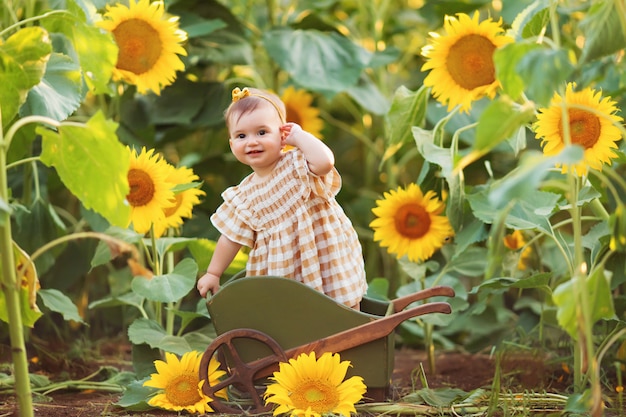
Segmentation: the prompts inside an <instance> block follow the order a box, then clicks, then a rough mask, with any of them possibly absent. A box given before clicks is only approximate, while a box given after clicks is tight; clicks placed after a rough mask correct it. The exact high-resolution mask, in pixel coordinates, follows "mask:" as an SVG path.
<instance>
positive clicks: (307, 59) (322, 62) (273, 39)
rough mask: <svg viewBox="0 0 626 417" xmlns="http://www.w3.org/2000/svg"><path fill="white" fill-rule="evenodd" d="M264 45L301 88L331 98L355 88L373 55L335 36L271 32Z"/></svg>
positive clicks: (264, 38)
mask: <svg viewBox="0 0 626 417" xmlns="http://www.w3.org/2000/svg"><path fill="white" fill-rule="evenodd" d="M263 45H264V47H265V50H266V51H267V52H268V54H269V55H270V57H271V58H272V59H273V60H274V61H276V63H277V64H278V65H279V66H280V67H281V68H282V69H283V70H285V71H286V72H287V73H289V75H290V76H291V77H292V78H293V80H294V81H295V82H296V83H297V84H298V85H300V86H302V87H303V88H306V89H310V90H313V91H319V92H325V93H328V94H336V93H340V92H342V91H345V90H347V89H348V88H350V87H351V86H353V85H355V84H356V83H357V81H358V80H359V77H360V76H361V73H362V72H363V70H364V69H365V68H366V67H367V65H368V64H369V63H370V61H371V59H372V54H371V53H370V52H368V51H367V50H365V49H364V48H362V47H361V46H359V45H357V44H355V43H353V42H352V41H351V40H350V39H348V38H346V37H344V36H341V35H339V34H338V33H335V32H331V33H324V32H320V31H317V30H290V29H277V30H269V31H267V32H265V33H264V34H263Z"/></svg>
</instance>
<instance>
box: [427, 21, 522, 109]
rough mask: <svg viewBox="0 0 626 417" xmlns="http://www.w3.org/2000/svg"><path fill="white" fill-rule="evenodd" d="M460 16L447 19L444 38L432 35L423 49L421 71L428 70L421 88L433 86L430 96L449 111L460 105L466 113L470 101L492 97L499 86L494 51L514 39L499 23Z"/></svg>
mask: <svg viewBox="0 0 626 417" xmlns="http://www.w3.org/2000/svg"><path fill="white" fill-rule="evenodd" d="M478 18H479V14H478V12H475V13H474V16H473V17H471V18H470V17H469V16H468V15H467V14H464V13H459V14H457V15H456V17H454V16H446V17H445V21H444V27H443V29H444V31H445V32H446V33H445V35H439V34H435V33H433V34H431V39H430V42H429V44H428V45H426V46H425V47H424V48H423V49H422V55H423V56H424V57H425V58H426V59H427V61H426V63H425V64H424V65H423V66H422V71H426V70H431V71H430V73H429V74H428V75H427V76H426V78H425V79H424V85H426V86H427V87H432V94H433V97H435V98H436V99H437V100H438V101H440V102H441V103H442V104H446V103H447V104H448V111H450V110H452V109H453V108H455V107H456V106H460V110H461V111H462V112H468V111H469V110H470V108H471V105H472V102H473V101H475V100H478V99H480V98H482V97H484V96H487V97H490V98H493V97H494V96H495V94H496V90H497V89H498V88H499V87H500V83H499V82H498V80H497V79H496V74H495V65H494V62H493V53H494V51H495V50H496V49H497V48H499V47H501V46H503V45H505V44H507V43H510V42H513V38H511V37H509V36H505V35H503V34H502V33H503V32H504V29H503V27H502V20H500V21H499V22H494V21H492V20H491V19H486V20H484V21H482V22H479V20H478Z"/></svg>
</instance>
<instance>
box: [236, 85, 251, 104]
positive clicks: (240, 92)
mask: <svg viewBox="0 0 626 417" xmlns="http://www.w3.org/2000/svg"><path fill="white" fill-rule="evenodd" d="M248 96H250V90H248V87H244V89H243V90H242V89H240V88H239V87H235V88H234V89H233V103H234V102H236V101H239V100H241V99H242V98H244V97H248Z"/></svg>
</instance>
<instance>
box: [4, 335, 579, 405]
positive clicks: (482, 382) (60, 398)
mask: <svg viewBox="0 0 626 417" xmlns="http://www.w3.org/2000/svg"><path fill="white" fill-rule="evenodd" d="M107 349H108V350H101V351H100V353H101V354H102V356H103V357H102V358H101V359H98V360H94V361H91V362H90V364H89V365H87V364H86V363H84V364H82V366H79V364H78V363H75V362H76V361H72V362H73V363H72V364H70V363H68V362H67V361H66V362H65V363H61V364H56V365H54V364H45V363H38V364H31V368H32V369H31V372H38V373H43V374H45V373H49V374H50V375H48V376H49V377H50V378H54V375H53V374H57V375H58V374H61V373H64V372H65V373H68V374H70V375H71V374H72V373H75V375H72V378H78V377H81V375H80V374H82V377H84V376H85V375H88V374H89V373H90V372H93V370H94V369H97V368H98V367H99V366H103V365H107V366H115V367H118V368H119V369H125V368H126V369H128V367H129V365H130V361H129V357H130V347H129V346H128V345H127V344H124V343H121V344H119V343H118V344H113V346H109V347H108V348H107ZM3 356H4V355H3ZM436 358H437V359H436V367H435V369H436V372H435V373H431V372H429V371H428V365H427V359H426V355H425V354H424V352H423V351H420V350H416V349H410V348H399V349H397V350H396V352H395V367H394V374H393V379H392V384H391V392H392V396H393V397H395V398H400V397H401V396H402V395H405V394H408V393H410V392H412V391H414V390H416V389H420V388H423V384H422V381H424V380H425V381H426V382H427V384H428V386H429V387H430V388H440V387H450V388H458V389H461V390H464V391H466V392H470V391H472V390H474V389H477V388H486V389H490V388H491V384H492V381H493V378H494V372H495V368H496V367H495V359H494V358H492V357H490V356H489V355H485V354H468V353H454V352H446V353H443V352H440V353H438V354H437V356H436ZM64 367H65V368H67V367H70V368H71V369H63V368H64ZM89 368H91V369H89ZM421 369H423V370H424V373H423V375H422V376H421V377H420V376H419V375H418V374H419V371H420V370H421ZM500 369H501V370H502V373H501V378H500V380H501V381H502V386H503V387H506V389H508V390H511V391H512V392H524V391H532V392H541V391H549V392H557V393H565V392H566V391H567V390H568V387H569V385H570V383H571V376H570V375H569V374H568V373H567V372H566V371H564V370H563V369H562V368H561V365H560V364H558V363H556V364H551V363H548V362H547V361H546V360H545V359H544V358H541V357H538V356H532V355H528V354H526V355H520V354H514V355H504V357H503V358H502V361H501V367H500ZM52 373H53V374H52ZM118 398H119V394H109V393H104V392H100V391H58V392H55V393H52V394H50V395H48V396H46V397H36V398H35V405H34V407H35V415H36V416H37V417H40V416H41V417H44V416H45V417H69V416H71V417H97V416H111V417H124V416H128V417H160V416H177V415H179V414H178V413H176V412H168V411H161V410H153V411H149V412H131V411H128V410H125V409H123V408H120V407H118V406H116V405H115V403H116V402H117V400H118ZM16 409H17V407H16V404H15V398H14V397H13V396H10V395H4V396H0V417H12V416H18V415H19V414H18V412H17V411H16ZM181 415H184V413H182V414H181Z"/></svg>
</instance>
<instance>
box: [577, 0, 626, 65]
mask: <svg viewBox="0 0 626 417" xmlns="http://www.w3.org/2000/svg"><path fill="white" fill-rule="evenodd" d="M580 30H581V31H582V32H583V34H584V38H585V45H584V46H583V51H582V56H581V59H580V62H581V63H585V62H589V61H593V60H596V59H599V58H601V57H603V56H606V55H610V54H613V53H615V52H618V51H619V50H620V49H624V48H626V5H624V2H622V1H602V2H597V3H595V4H593V5H592V6H591V8H590V9H589V12H588V13H587V14H586V15H585V17H584V18H583V20H581V22H580Z"/></svg>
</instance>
